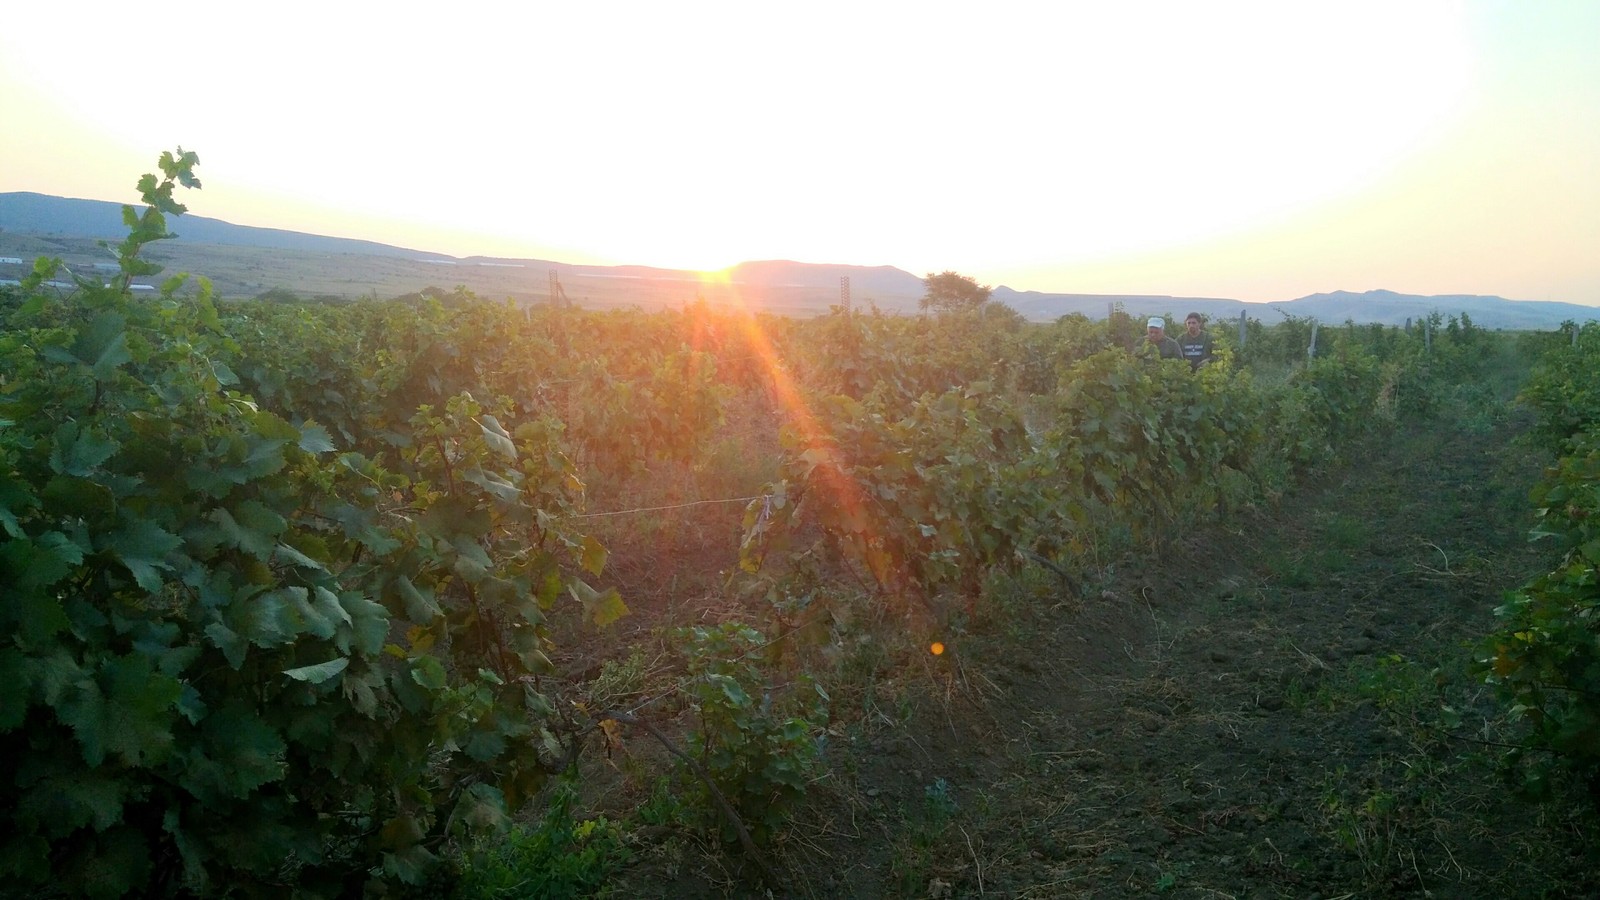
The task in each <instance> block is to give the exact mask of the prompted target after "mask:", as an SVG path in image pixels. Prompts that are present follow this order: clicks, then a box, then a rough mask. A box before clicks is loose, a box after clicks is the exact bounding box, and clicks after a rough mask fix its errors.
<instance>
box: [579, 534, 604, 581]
mask: <svg viewBox="0 0 1600 900" xmlns="http://www.w3.org/2000/svg"><path fill="white" fill-rule="evenodd" d="M583 567H584V568H585V569H587V570H589V574H591V575H595V576H597V577H598V576H599V575H600V573H602V572H604V571H605V568H606V548H605V545H604V544H601V543H600V542H599V541H597V540H595V539H594V538H593V537H591V536H590V535H584V536H583Z"/></svg>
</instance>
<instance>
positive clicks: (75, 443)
mask: <svg viewBox="0 0 1600 900" xmlns="http://www.w3.org/2000/svg"><path fill="white" fill-rule="evenodd" d="M121 446H122V445H121V444H118V443H117V442H116V441H114V440H112V439H111V438H108V437H105V436H104V435H99V434H95V433H94V432H93V431H88V430H84V429H80V428H79V427H78V423H76V422H67V423H66V424H64V425H62V426H61V427H60V428H57V429H56V433H55V436H54V439H53V442H52V444H51V448H50V470H51V471H53V472H56V473H58V474H61V475H79V476H83V475H88V474H89V473H90V472H92V471H94V469H95V468H96V467H97V466H99V465H100V464H101V463H103V462H105V461H106V460H108V459H110V458H111V457H112V456H113V455H114V454H116V452H117V450H118V449H120V448H121Z"/></svg>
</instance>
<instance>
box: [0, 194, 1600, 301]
mask: <svg viewBox="0 0 1600 900" xmlns="http://www.w3.org/2000/svg"><path fill="white" fill-rule="evenodd" d="M122 206H123V204H120V203H114V202H111V201H105V200H84V199H76V198H67V197H57V196H53V195H49V194H39V193H35V192H31V191H13V192H6V193H0V256H6V255H8V254H10V253H14V252H15V253H24V252H26V253H40V254H41V255H43V254H44V253H50V252H52V250H53V249H61V250H64V251H65V252H66V254H67V255H66V256H63V258H67V256H70V255H71V254H73V253H74V252H76V253H78V254H79V255H81V256H83V257H85V258H87V257H91V256H94V257H100V258H103V253H104V251H99V253H95V252H94V251H93V250H92V249H90V248H92V247H93V246H94V244H93V242H94V241H97V240H106V239H120V238H121V237H123V236H124V235H125V234H126V228H125V226H124V225H123V223H122ZM171 227H172V229H173V231H175V232H176V233H177V235H178V237H177V238H176V239H174V240H172V241H170V242H167V241H164V242H162V243H161V245H158V246H159V249H156V250H153V251H152V254H153V257H154V258H156V259H157V261H162V262H166V263H171V264H175V265H180V266H183V265H187V266H190V267H191V268H190V269H189V270H191V271H197V272H204V273H206V274H207V275H208V276H211V277H212V278H213V280H214V281H215V282H216V283H217V287H218V289H219V290H221V291H222V292H223V293H224V294H226V295H237V296H255V295H256V294H259V293H263V292H265V291H266V290H269V289H272V288H284V289H288V290H291V291H293V292H301V291H303V292H307V293H311V294H313V295H317V296H345V297H348V296H357V295H360V294H351V293H350V291H349V285H350V284H352V283H360V282H361V279H362V278H365V279H369V280H370V286H367V287H366V289H365V291H363V292H362V293H363V294H364V293H366V292H376V291H377V290H378V289H379V287H382V288H384V289H385V290H392V291H394V293H395V294H396V295H398V294H400V293H408V292H414V291H417V290H422V289H424V286H425V285H426V286H433V285H434V284H436V283H438V282H439V281H446V282H449V283H452V284H459V285H461V286H464V287H467V288H468V289H471V290H473V291H474V292H476V293H479V294H481V295H484V296H505V297H509V298H512V299H515V300H519V301H522V302H540V301H541V300H548V299H549V297H550V295H551V292H552V291H551V285H552V284H557V283H559V284H561V285H562V290H563V292H564V293H565V294H566V295H567V296H568V297H569V299H573V300H575V301H578V302H586V303H589V304H591V305H598V306H625V305H642V306H660V305H672V304H681V303H683V302H687V301H688V300H692V299H695V298H697V297H698V298H702V299H707V300H708V301H710V302H728V303H742V304H746V305H754V306H757V307H758V308H763V309H768V310H770V311H775V312H782V313H786V314H800V315H807V314H810V315H815V314H818V313H823V312H826V311H827V309H828V308H829V307H830V306H832V305H834V304H837V303H840V302H843V301H844V300H845V299H846V288H847V287H848V297H849V299H850V300H851V302H853V303H854V304H856V305H858V306H867V305H871V306H875V307H877V308H879V309H881V310H884V311H886V312H901V313H913V312H916V311H917V310H918V306H919V304H918V301H919V300H920V298H921V296H922V292H923V285H922V278H921V277H919V276H917V275H915V274H912V273H910V272H907V271H905V270H903V269H899V268H896V267H894V266H886V265H880V266H864V265H847V264H824V263H804V262H797V261H793V260H781V259H777V260H773V259H769V260H750V261H746V262H741V263H738V264H737V265H734V266H731V267H729V268H728V269H726V270H723V271H722V272H720V273H714V274H712V275H707V274H706V273H700V272H695V271H692V270H686V269H665V268H660V267H654V266H641V265H619V266H597V265H583V264H576V263H563V262H558V261H553V260H544V259H537V258H531V257H530V258H523V257H503V256H468V257H452V256H449V255H447V254H443V253H435V252H431V251H424V250H414V249H410V248H405V247H397V246H394V245H392V244H383V243H379V242H377V241H367V240H361V239H358V238H343V237H331V236H327V235H317V234H309V233H306V232H299V231H289V230H287V229H279V228H262V227H258V226H253V225H237V224H234V223H231V222H226V221H223V220H221V219H213V218H209V217H205V216H199V215H193V214H185V215H184V216H182V217H181V218H179V219H177V220H175V221H174V222H172V223H171ZM8 237H9V238H12V240H9V241H8V240H5V238H8ZM28 239H32V240H31V241H30V240H28ZM52 242H54V243H52ZM36 245H41V246H42V249H36ZM208 247H209V248H228V249H219V250H208V249H206V248H208ZM7 248H10V249H7ZM56 255H60V254H56ZM331 256H340V257H344V259H342V260H332V259H329V258H328V257H331ZM11 258H17V257H15V256H13V257H11ZM69 262H71V260H69ZM90 264H92V263H90ZM5 268H7V267H6V266H4V265H0V270H3V269H5ZM235 268H237V270H238V271H237V272H235V271H234V269H235ZM519 270H520V271H519ZM530 270H531V271H530ZM540 270H548V275H544V274H543V273H542V272H541V271H540ZM442 272H448V273H449V274H450V277H448V278H439V277H438V276H439V275H440V274H441V273H442ZM269 276H271V277H273V278H274V280H273V281H271V282H269V281H267V280H265V279H266V278H267V277H269ZM340 276H344V277H340ZM351 276H359V277H351ZM5 277H7V272H5V271H0V278H5ZM563 279H565V280H563ZM844 279H848V281H847V282H846V281H844ZM285 280H287V281H290V282H293V283H291V284H283V283H281V282H283V281H285ZM324 289H326V290H324ZM992 296H993V298H994V299H995V300H998V301H1000V302H1003V303H1005V304H1006V305H1007V306H1010V307H1012V308H1013V309H1016V310H1017V312H1019V313H1021V314H1022V315H1023V316H1025V317H1027V318H1029V319H1034V320H1041V321H1048V320H1053V319H1055V318H1058V317H1060V316H1063V315H1070V314H1074V313H1076V314H1080V315H1084V316H1088V317H1090V318H1103V317H1104V316H1106V315H1107V314H1108V313H1109V312H1110V311H1111V310H1112V309H1115V308H1119V307H1120V309H1121V310H1122V311H1124V312H1127V313H1128V314H1129V315H1134V316H1141V317H1142V316H1148V315H1172V316H1174V317H1178V316H1182V315H1186V314H1187V313H1189V312H1199V313H1200V314H1202V315H1203V316H1206V317H1207V318H1209V319H1212V320H1218V319H1228V318H1237V317H1238V316H1239V314H1240V313H1241V312H1243V313H1245V314H1247V315H1250V316H1255V317H1257V318H1261V317H1262V314H1263V313H1264V311H1265V310H1266V309H1268V308H1270V309H1273V310H1275V311H1277V312H1279V313H1280V314H1283V315H1287V316H1296V317H1309V318H1315V319H1317V320H1319V321H1323V322H1328V323H1343V322H1344V321H1346V320H1351V321H1356V322H1361V323H1368V322H1379V323H1382V324H1386V325H1400V324H1404V323H1405V322H1406V321H1408V320H1412V319H1416V318H1420V317H1422V316H1426V315H1428V314H1429V313H1430V312H1433V311H1435V310H1437V311H1438V312H1440V313H1441V314H1443V315H1457V314H1460V313H1466V314H1467V315H1470V316H1471V317H1472V319H1473V320H1474V321H1475V322H1476V323H1477V324H1479V325H1481V326H1483V327H1486V328H1510V329H1530V328H1553V327H1555V326H1557V325H1559V324H1560V323H1561V322H1563V321H1566V320H1569V319H1570V320H1575V321H1585V320H1594V319H1600V309H1597V308H1595V307H1588V306H1581V305H1578V304H1572V303H1559V302H1553V301H1537V300H1509V299H1506V298H1504V297H1497V296H1489V295H1477V294H1441V295H1431V296H1430V295H1417V294H1401V293H1397V292H1395V291H1390V290H1386V289H1376V290H1370V291H1364V292H1359V293H1357V292H1353V291H1347V290H1335V291H1327V292H1321V293H1316V294H1308V295H1306V296H1304V297H1299V298H1295V299H1293V300H1282V301H1272V302H1269V303H1247V302H1245V301H1242V300H1235V299H1230V298H1223V297H1185V296H1174V295H1165V294H1088V293H1083V294H1080V293H1051V292H1043V291H1031V290H1028V291H1019V290H1015V289H1013V288H1011V287H1008V286H1005V285H1001V286H998V287H996V288H994V291H993V294H992Z"/></svg>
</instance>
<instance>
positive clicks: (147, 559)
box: [105, 519, 183, 593]
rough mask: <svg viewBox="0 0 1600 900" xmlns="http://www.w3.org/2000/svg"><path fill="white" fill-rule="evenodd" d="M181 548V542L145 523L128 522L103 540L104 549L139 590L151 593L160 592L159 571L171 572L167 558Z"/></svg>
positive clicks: (160, 529) (159, 527) (133, 520)
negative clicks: (123, 568)
mask: <svg viewBox="0 0 1600 900" xmlns="http://www.w3.org/2000/svg"><path fill="white" fill-rule="evenodd" d="M182 545H183V539H182V538H180V537H178V536H177V535H175V534H172V533H171V532H169V531H167V530H166V529H164V528H162V527H161V526H159V525H157V524H156V523H154V522H152V521H150V520H148V519H130V520H129V521H127V522H126V523H125V524H124V525H123V527H122V528H121V529H119V530H117V531H115V532H113V533H112V534H111V535H109V536H108V537H107V538H106V539H105V546H106V549H108V550H110V551H111V553H112V555H113V556H115V557H116V558H117V559H118V561H120V562H121V563H122V564H123V565H125V566H127V567H128V571H129V572H132V573H133V578H134V580H135V581H137V582H138V583H139V586H140V587H142V588H144V589H145V590H147V591H149V592H151V593H157V592H159V591H160V590H161V575H160V572H159V571H158V570H161V569H171V568H172V566H170V565H168V563H167V561H166V557H167V554H169V553H172V552H173V551H175V550H177V549H178V548H179V547H180V546H182Z"/></svg>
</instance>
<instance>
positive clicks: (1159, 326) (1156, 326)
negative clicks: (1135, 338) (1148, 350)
mask: <svg viewBox="0 0 1600 900" xmlns="http://www.w3.org/2000/svg"><path fill="white" fill-rule="evenodd" d="M1144 324H1145V332H1146V335H1147V337H1148V339H1149V341H1150V343H1152V344H1159V343H1161V339H1162V338H1164V337H1166V336H1167V321H1166V320H1165V319H1163V318H1161V317H1160V316H1151V317H1150V321H1148V322H1146V323H1144Z"/></svg>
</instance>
